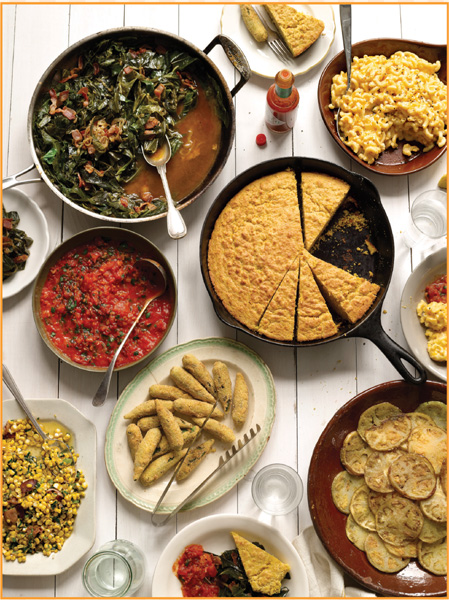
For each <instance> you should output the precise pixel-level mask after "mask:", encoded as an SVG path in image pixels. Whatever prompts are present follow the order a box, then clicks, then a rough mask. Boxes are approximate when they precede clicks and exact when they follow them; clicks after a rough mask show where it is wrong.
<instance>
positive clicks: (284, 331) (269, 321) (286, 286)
mask: <svg viewBox="0 0 449 600" xmlns="http://www.w3.org/2000/svg"><path fill="white" fill-rule="evenodd" d="M298 276H299V255H298V256H297V257H296V258H295V259H294V261H293V263H292V264H291V265H290V268H289V270H288V271H287V273H286V274H285V276H284V278H283V280H282V282H281V285H280V286H279V287H278V289H277V290H276V292H275V294H274V296H273V297H272V298H271V300H270V303H269V304H268V306H267V309H266V311H265V312H264V314H263V316H262V318H261V320H260V323H259V327H258V332H259V333H261V334H262V335H265V336H267V337H269V338H273V339H275V340H281V341H291V340H293V333H294V329H295V304H296V292H297V289H298Z"/></svg>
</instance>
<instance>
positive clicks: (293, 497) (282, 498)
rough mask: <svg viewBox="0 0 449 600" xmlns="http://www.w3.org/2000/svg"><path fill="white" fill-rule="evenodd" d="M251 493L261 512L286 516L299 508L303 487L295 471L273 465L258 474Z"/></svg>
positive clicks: (280, 465)
mask: <svg viewBox="0 0 449 600" xmlns="http://www.w3.org/2000/svg"><path fill="white" fill-rule="evenodd" d="M251 492H252V495H253V499H254V502H255V503H256V504H257V506H258V507H259V508H260V510H263V511H264V512H266V513H268V514H270V515H286V514H288V513H289V512H291V511H292V510H295V508H297V507H298V506H299V504H300V502H301V500H302V495H303V485H302V481H301V477H300V476H299V475H298V473H297V472H296V471H295V470H294V469H292V468H291V467H289V466H287V465H282V464H273V465H268V466H266V467H264V468H263V469H261V470H260V471H259V472H258V473H257V474H256V476H255V477H254V479H253V482H252V486H251Z"/></svg>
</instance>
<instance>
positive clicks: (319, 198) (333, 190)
mask: <svg viewBox="0 0 449 600" xmlns="http://www.w3.org/2000/svg"><path fill="white" fill-rule="evenodd" d="M349 187H350V186H349V184H348V183H346V181H343V180H342V179H338V178H337V177H331V176H330V175H325V174H324V173H302V175H301V191H302V213H303V221H304V245H305V247H306V249H307V250H310V248H311V247H312V246H313V244H314V243H315V241H316V240H317V239H318V237H319V236H320V235H321V233H322V232H323V231H324V229H325V227H326V225H327V224H328V223H329V221H330V220H331V219H332V217H333V216H334V214H335V212H336V210H337V208H338V207H339V206H340V205H341V204H342V202H343V200H344V199H345V198H346V195H347V193H348V192H349Z"/></svg>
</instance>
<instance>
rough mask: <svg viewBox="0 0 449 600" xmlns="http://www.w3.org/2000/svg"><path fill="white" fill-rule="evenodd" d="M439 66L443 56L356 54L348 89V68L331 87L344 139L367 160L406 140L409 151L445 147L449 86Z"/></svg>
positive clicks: (411, 153) (360, 156) (408, 53)
mask: <svg viewBox="0 0 449 600" xmlns="http://www.w3.org/2000/svg"><path fill="white" fill-rule="evenodd" d="M440 67H441V63H440V61H435V62H434V63H431V62H428V61H427V60H425V59H424V58H420V57H419V56H417V55H416V54H414V53H413V52H409V51H398V52H395V53H394V54H392V55H391V56H390V57H388V58H387V57H386V56H384V55H366V54H365V55H364V56H362V57H357V56H355V57H354V58H353V61H352V66H351V86H350V89H349V90H348V92H347V93H346V83H347V74H346V72H344V71H341V72H340V73H338V74H336V75H334V77H333V79H332V86H331V103H330V105H329V108H330V109H331V110H337V109H338V108H340V109H341V111H340V121H339V124H340V130H341V131H342V133H343V135H344V143H345V144H346V145H347V146H349V147H350V148H351V149H352V150H353V152H355V154H357V156H358V157H359V158H360V159H362V160H363V161H365V162H366V163H368V164H372V163H373V162H374V161H375V160H376V159H377V158H378V157H379V155H380V154H381V153H382V152H383V151H384V150H386V149H388V148H396V147H397V146H398V143H399V142H400V141H401V140H405V143H404V145H403V149H402V152H403V154H404V155H405V156H412V155H413V153H416V152H418V151H419V150H421V149H422V151H423V152H428V151H429V150H431V149H432V148H434V147H435V146H438V147H439V148H442V147H443V146H445V144H446V130H447V115H446V111H447V88H446V85H445V84H444V83H443V82H442V81H441V80H440V79H439V77H438V75H437V73H438V71H439V69H440ZM417 143H418V144H420V146H417V145H416V144H417Z"/></svg>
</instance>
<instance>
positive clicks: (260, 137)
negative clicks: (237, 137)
mask: <svg viewBox="0 0 449 600" xmlns="http://www.w3.org/2000/svg"><path fill="white" fill-rule="evenodd" d="M266 143H267V136H266V135H265V134H264V133H259V135H257V136H256V144H257V145H258V146H265V144H266Z"/></svg>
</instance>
